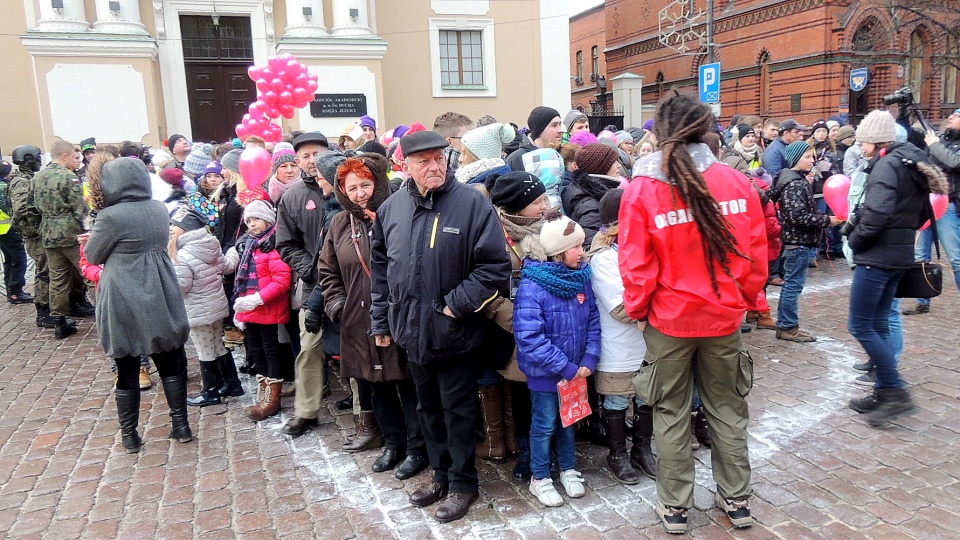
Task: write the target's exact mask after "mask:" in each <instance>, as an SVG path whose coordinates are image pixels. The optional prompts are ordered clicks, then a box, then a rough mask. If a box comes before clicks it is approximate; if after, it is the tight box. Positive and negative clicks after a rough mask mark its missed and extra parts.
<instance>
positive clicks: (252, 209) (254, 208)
mask: <svg viewBox="0 0 960 540" xmlns="http://www.w3.org/2000/svg"><path fill="white" fill-rule="evenodd" d="M250 218H260V219H262V220H264V221H266V222H267V223H269V224H270V225H273V224H275V223H276V222H277V212H276V210H274V209H273V206H271V205H270V203H268V202H266V201H261V200H259V199H254V200H252V201H250V204H248V205H247V207H246V208H244V209H243V222H244V223H246V222H247V220H248V219H250Z"/></svg>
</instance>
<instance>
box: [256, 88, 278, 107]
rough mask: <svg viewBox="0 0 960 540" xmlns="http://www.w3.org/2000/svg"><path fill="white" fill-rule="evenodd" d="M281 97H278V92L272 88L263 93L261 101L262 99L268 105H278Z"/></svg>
mask: <svg viewBox="0 0 960 540" xmlns="http://www.w3.org/2000/svg"><path fill="white" fill-rule="evenodd" d="M279 99H280V98H279V97H278V95H277V93H276V92H274V91H273V90H270V91H269V92H264V93H263V95H262V96H260V101H262V102H263V103H264V104H266V105H276V104H277V103H279V102H280V101H279Z"/></svg>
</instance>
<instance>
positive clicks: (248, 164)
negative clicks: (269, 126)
mask: <svg viewBox="0 0 960 540" xmlns="http://www.w3.org/2000/svg"><path fill="white" fill-rule="evenodd" d="M270 166H271V163H270V152H267V151H266V150H264V149H263V148H260V147H259V146H249V147H247V148H246V149H245V150H244V151H243V153H242V154H240V174H242V175H243V179H244V180H245V181H246V183H247V185H248V186H259V185H260V184H262V183H263V181H264V180H266V179H267V177H268V176H270Z"/></svg>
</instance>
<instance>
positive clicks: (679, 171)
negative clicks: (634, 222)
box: [654, 95, 749, 296]
mask: <svg viewBox="0 0 960 540" xmlns="http://www.w3.org/2000/svg"><path fill="white" fill-rule="evenodd" d="M713 125H714V117H713V113H712V112H711V111H710V109H709V108H708V107H707V105H705V104H703V103H701V102H700V101H698V100H695V99H693V98H690V97H688V96H685V95H675V96H673V97H670V98H667V99H666V100H664V101H663V102H661V103H660V105H659V106H658V107H657V112H656V121H655V123H654V133H655V134H656V136H657V140H659V141H660V149H661V150H662V152H663V172H664V173H666V175H667V178H669V179H670V180H671V181H672V182H674V184H675V185H676V187H677V193H676V194H677V195H679V196H680V199H681V200H682V201H683V202H684V203H686V204H687V206H688V207H689V209H690V211H691V212H692V213H693V215H694V216H695V220H694V222H695V223H696V224H697V228H698V229H699V230H700V236H701V237H702V239H703V252H704V254H705V255H706V257H707V270H708V271H709V272H710V285H711V286H712V287H713V292H714V294H716V295H717V296H720V289H719V286H718V284H717V276H716V269H715V265H714V263H719V265H720V268H722V269H723V272H724V273H725V274H726V275H727V276H729V277H731V278H732V277H733V275H732V274H731V273H730V268H729V263H730V253H734V254H736V255H737V256H739V257H743V258H745V259H749V257H747V256H746V255H744V254H743V253H741V252H740V250H739V249H738V248H737V244H736V238H735V237H734V236H733V233H732V232H731V231H730V228H731V225H730V222H729V221H728V220H727V218H725V217H724V216H723V214H721V213H720V207H719V206H718V205H717V200H716V199H715V198H714V197H713V194H711V193H710V190H709V188H708V187H707V183H706V181H705V180H704V179H703V175H702V174H701V173H700V171H698V170H697V167H696V165H695V164H694V163H693V158H691V157H690V152H689V151H688V150H687V144H688V143H698V142H701V139H702V137H703V135H704V134H706V133H707V132H708V131H709V130H710V129H711V128H712V127H713ZM674 202H676V201H674Z"/></svg>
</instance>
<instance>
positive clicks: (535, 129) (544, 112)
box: [527, 106, 560, 139]
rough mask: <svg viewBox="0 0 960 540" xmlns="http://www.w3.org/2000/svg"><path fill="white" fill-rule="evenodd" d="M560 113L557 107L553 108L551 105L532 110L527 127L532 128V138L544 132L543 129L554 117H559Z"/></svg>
mask: <svg viewBox="0 0 960 540" xmlns="http://www.w3.org/2000/svg"><path fill="white" fill-rule="evenodd" d="M559 116H560V113H558V112H557V110H556V109H551V108H550V107H543V106H540V107H536V108H534V109H533V110H532V111H530V116H528V117H527V127H528V128H530V138H531V139H536V138H537V137H539V136H540V134H541V133H543V130H545V129H547V126H548V125H550V121H551V120H553V119H554V118H558V117H559Z"/></svg>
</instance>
